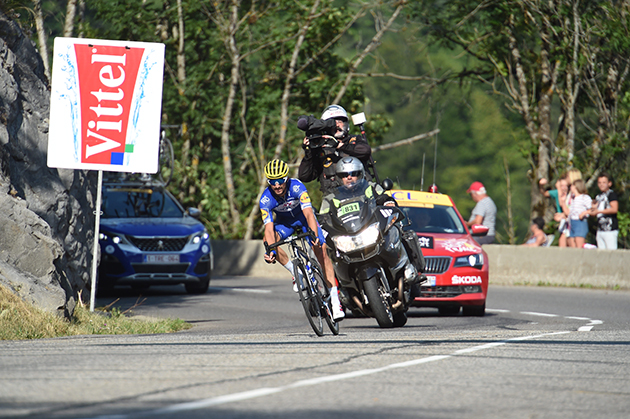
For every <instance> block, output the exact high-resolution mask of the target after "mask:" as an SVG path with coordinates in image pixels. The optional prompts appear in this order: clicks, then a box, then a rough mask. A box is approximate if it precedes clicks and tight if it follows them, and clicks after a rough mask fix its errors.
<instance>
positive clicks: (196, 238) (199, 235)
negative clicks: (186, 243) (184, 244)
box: [190, 230, 210, 244]
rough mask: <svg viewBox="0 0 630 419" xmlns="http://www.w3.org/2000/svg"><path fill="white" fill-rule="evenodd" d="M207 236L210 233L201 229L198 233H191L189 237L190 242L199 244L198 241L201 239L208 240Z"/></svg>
mask: <svg viewBox="0 0 630 419" xmlns="http://www.w3.org/2000/svg"><path fill="white" fill-rule="evenodd" d="M209 237H210V235H209V234H208V232H207V231H206V230H203V231H200V232H199V233H197V234H195V235H193V236H192V238H191V239H190V242H191V243H192V244H199V243H201V241H206V240H208V238H209Z"/></svg>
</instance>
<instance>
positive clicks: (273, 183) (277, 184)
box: [267, 177, 287, 186]
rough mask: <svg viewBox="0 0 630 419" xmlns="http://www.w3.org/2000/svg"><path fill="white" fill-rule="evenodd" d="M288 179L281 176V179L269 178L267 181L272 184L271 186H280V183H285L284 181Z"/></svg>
mask: <svg viewBox="0 0 630 419" xmlns="http://www.w3.org/2000/svg"><path fill="white" fill-rule="evenodd" d="M286 181H287V178H286V177H283V178H280V179H267V183H268V184H270V185H271V186H280V185H284V182H286Z"/></svg>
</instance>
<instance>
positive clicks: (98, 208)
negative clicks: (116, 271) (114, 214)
mask: <svg viewBox="0 0 630 419" xmlns="http://www.w3.org/2000/svg"><path fill="white" fill-rule="evenodd" d="M102 189H103V171H102V170H99V171H98V186H97V188H96V209H95V211H94V214H95V215H96V218H95V221H94V224H95V225H94V248H93V249H92V287H91V289H90V311H94V300H95V299H96V266H97V262H98V260H97V259H96V258H97V257H98V240H99V238H98V236H99V235H100V231H99V227H100V224H101V192H102Z"/></svg>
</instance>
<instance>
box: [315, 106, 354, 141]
mask: <svg viewBox="0 0 630 419" xmlns="http://www.w3.org/2000/svg"><path fill="white" fill-rule="evenodd" d="M320 119H321V120H323V121H325V120H327V119H339V120H341V121H343V130H342V132H341V133H339V132H337V133H335V138H343V137H345V136H346V135H348V132H349V131H350V123H349V122H348V113H347V112H346V110H345V109H344V108H342V107H341V106H339V105H330V106H329V107H327V108H326V109H324V112H323V113H322V117H321V118H320Z"/></svg>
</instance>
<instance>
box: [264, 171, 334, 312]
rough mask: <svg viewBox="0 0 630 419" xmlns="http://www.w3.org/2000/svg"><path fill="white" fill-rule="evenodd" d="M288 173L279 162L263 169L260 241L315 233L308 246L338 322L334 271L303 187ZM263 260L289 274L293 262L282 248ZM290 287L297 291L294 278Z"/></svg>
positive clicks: (274, 240) (266, 255)
mask: <svg viewBox="0 0 630 419" xmlns="http://www.w3.org/2000/svg"><path fill="white" fill-rule="evenodd" d="M288 174H289V166H288V165H287V164H286V163H285V162H283V161H282V160H272V161H270V162H269V163H267V165H266V166H265V176H266V177H267V183H269V186H268V187H267V189H265V191H264V192H263V194H262V196H261V197H260V213H261V216H262V219H263V224H264V226H265V232H264V242H265V243H275V242H277V241H280V240H283V239H286V238H287V237H289V236H290V235H291V234H293V233H294V232H295V230H296V229H300V230H301V231H304V232H305V231H307V229H309V228H310V229H311V231H313V232H315V234H316V235H317V238H316V239H315V242H314V243H313V242H311V245H312V246H313V251H314V252H315V256H316V257H317V260H318V261H319V264H320V265H321V266H322V267H323V270H324V272H323V273H324V280H325V281H326V285H327V286H328V288H329V289H330V296H331V306H332V310H333V318H334V319H335V320H340V319H342V318H343V317H345V313H344V311H343V308H342V307H341V303H340V302H339V294H338V291H337V284H336V279H335V271H334V269H333V265H332V262H331V261H330V259H329V258H328V255H327V253H326V241H325V239H324V234H323V232H322V229H321V227H320V226H319V223H318V222H317V219H316V218H315V213H314V212H313V207H312V205H311V198H310V197H309V195H308V191H307V190H306V186H304V184H303V183H302V182H300V181H299V180H298V179H293V178H289V177H288ZM274 216H275V217H274ZM264 257H265V261H266V262H267V263H275V262H276V260H278V261H280V263H281V264H282V266H284V267H285V268H286V269H287V270H288V271H289V272H291V274H293V263H292V262H291V261H290V260H289V257H288V255H287V254H286V253H285V252H284V251H283V250H282V249H280V248H278V249H277V251H276V250H272V251H271V252H269V253H268V254H267V253H265V256H264ZM293 284H294V287H293V290H294V291H296V292H297V285H296V284H295V278H294V279H293Z"/></svg>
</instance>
